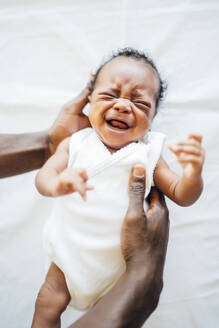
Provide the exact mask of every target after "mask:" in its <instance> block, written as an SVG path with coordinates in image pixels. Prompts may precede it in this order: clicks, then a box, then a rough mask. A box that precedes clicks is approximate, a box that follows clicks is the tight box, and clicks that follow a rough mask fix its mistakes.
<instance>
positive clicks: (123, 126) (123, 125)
mask: <svg viewBox="0 0 219 328" xmlns="http://www.w3.org/2000/svg"><path fill="white" fill-rule="evenodd" d="M107 123H108V124H109V125H110V126H112V127H113V128H117V129H122V130H126V129H128V128H129V125H128V124H127V123H126V122H124V121H120V120H107Z"/></svg>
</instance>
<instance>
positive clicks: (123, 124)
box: [89, 57, 160, 151]
mask: <svg viewBox="0 0 219 328" xmlns="http://www.w3.org/2000/svg"><path fill="white" fill-rule="evenodd" d="M159 85H160V84H159V79H158V77H157V75H156V72H155V71H154V70H153V68H152V67H151V66H150V65H147V64H146V63H145V62H144V61H142V60H140V61H136V60H134V59H132V58H126V57H117V58H115V59H113V60H112V61H110V62H109V63H107V64H106V65H105V66H104V67H103V68H102V70H101V71H100V73H99V76H98V78H97V81H96V84H95V88H94V91H93V93H92V95H91V97H90V105H91V106H90V113H89V119H90V123H91V125H92V127H93V128H94V129H95V131H96V133H97V134H98V136H99V138H100V139H101V140H102V142H103V143H104V144H105V145H106V146H107V147H108V148H110V149H111V150H112V151H115V150H118V149H120V148H122V147H124V146H126V145H128V144H129V143H131V142H134V141H137V140H139V139H140V138H141V137H142V136H144V135H145V133H146V131H147V130H148V128H149V127H150V124H151V121H152V119H153V117H154V115H155V113H156V98H157V94H158V90H159Z"/></svg>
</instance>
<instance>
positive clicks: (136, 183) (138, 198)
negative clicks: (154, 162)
mask: <svg viewBox="0 0 219 328" xmlns="http://www.w3.org/2000/svg"><path fill="white" fill-rule="evenodd" d="M145 176H146V171H145V168H144V166H143V165H141V164H136V165H135V166H134V167H133V168H132V170H131V173H130V177H129V208H134V209H136V210H137V209H139V210H142V209H143V201H144V194H145V183H146V182H145Z"/></svg>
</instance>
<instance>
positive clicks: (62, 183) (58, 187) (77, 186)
mask: <svg viewBox="0 0 219 328" xmlns="http://www.w3.org/2000/svg"><path fill="white" fill-rule="evenodd" d="M87 180H88V176H87V173H86V171H85V170H84V169H69V168H67V169H65V170H64V171H62V172H61V173H60V174H59V175H58V176H57V178H56V179H55V186H54V189H53V193H52V196H54V197H55V196H62V195H67V194H71V193H73V192H76V191H77V192H79V194H80V195H81V197H82V198H83V199H84V200H86V191H87V190H92V189H93V187H92V186H91V185H88V184H87Z"/></svg>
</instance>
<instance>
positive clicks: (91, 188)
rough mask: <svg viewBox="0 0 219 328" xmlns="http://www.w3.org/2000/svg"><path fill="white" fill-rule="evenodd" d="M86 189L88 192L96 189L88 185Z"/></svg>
mask: <svg viewBox="0 0 219 328" xmlns="http://www.w3.org/2000/svg"><path fill="white" fill-rule="evenodd" d="M85 188H86V190H93V189H94V187H93V186H91V185H87V184H86V187H85Z"/></svg>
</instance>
